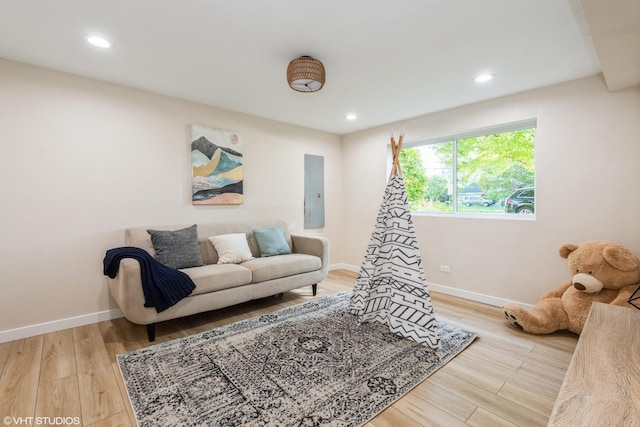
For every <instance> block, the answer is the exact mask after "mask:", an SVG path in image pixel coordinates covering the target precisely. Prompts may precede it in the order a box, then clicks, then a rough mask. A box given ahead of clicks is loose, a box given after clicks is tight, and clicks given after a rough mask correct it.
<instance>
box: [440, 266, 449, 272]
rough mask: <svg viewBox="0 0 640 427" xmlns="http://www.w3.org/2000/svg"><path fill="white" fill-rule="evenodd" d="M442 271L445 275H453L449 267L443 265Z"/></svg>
mask: <svg viewBox="0 0 640 427" xmlns="http://www.w3.org/2000/svg"><path fill="white" fill-rule="evenodd" d="M440 271H442V272H443V273H451V267H449V266H448V265H441V266H440Z"/></svg>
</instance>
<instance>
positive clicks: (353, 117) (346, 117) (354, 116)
mask: <svg viewBox="0 0 640 427" xmlns="http://www.w3.org/2000/svg"><path fill="white" fill-rule="evenodd" d="M344 118H345V119H347V120H355V119H357V118H358V116H356V115H355V114H353V113H350V114H347V115H346V116H344Z"/></svg>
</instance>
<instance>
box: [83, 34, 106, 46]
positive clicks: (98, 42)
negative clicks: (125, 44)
mask: <svg viewBox="0 0 640 427" xmlns="http://www.w3.org/2000/svg"><path fill="white" fill-rule="evenodd" d="M87 41H88V42H89V43H91V44H92V45H94V46H98V47H103V48H107V47H111V42H109V41H108V40H105V39H103V38H102V37H98V36H91V37H87Z"/></svg>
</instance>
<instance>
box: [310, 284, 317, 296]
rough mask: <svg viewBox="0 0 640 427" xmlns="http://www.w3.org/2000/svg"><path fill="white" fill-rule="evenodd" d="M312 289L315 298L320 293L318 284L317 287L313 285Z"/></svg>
mask: <svg viewBox="0 0 640 427" xmlns="http://www.w3.org/2000/svg"><path fill="white" fill-rule="evenodd" d="M311 289H313V296H314V297H315V296H316V293H317V292H318V284H317V283H316V284H315V285H311Z"/></svg>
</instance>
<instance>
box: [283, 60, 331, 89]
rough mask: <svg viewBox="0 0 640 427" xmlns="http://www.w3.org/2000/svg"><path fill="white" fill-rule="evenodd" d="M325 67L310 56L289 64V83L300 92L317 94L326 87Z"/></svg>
mask: <svg viewBox="0 0 640 427" xmlns="http://www.w3.org/2000/svg"><path fill="white" fill-rule="evenodd" d="M324 78H325V74H324V65H322V62H320V61H318V60H317V59H315V58H312V57H310V56H301V57H300V58H296V59H294V60H293V61H291V62H289V66H288V67H287V81H288V82H289V86H291V89H293V90H297V91H298V92H316V91H318V90H320V89H322V86H324Z"/></svg>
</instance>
